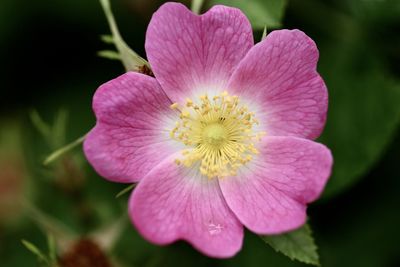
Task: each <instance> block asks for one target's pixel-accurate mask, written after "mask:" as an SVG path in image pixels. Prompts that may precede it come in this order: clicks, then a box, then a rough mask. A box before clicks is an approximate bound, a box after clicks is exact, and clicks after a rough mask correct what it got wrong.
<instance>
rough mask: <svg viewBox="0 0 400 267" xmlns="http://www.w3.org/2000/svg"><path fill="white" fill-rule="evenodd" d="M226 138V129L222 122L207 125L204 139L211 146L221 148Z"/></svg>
mask: <svg viewBox="0 0 400 267" xmlns="http://www.w3.org/2000/svg"><path fill="white" fill-rule="evenodd" d="M226 138H227V134H226V130H225V127H224V125H222V124H219V123H213V124H210V125H208V126H206V127H205V128H204V130H203V140H204V142H206V143H208V144H209V145H210V146H214V147H216V148H219V147H221V145H222V144H223V143H224V141H225V140H226Z"/></svg>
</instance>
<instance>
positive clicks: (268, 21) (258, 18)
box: [209, 0, 286, 29]
mask: <svg viewBox="0 0 400 267" xmlns="http://www.w3.org/2000/svg"><path fill="white" fill-rule="evenodd" d="M209 3H210V4H211V5H217V4H222V5H227V6H233V7H237V8H239V9H241V10H242V11H243V12H244V13H245V14H246V16H247V17H248V18H249V20H250V22H251V24H252V26H253V28H256V29H262V28H263V27H264V26H267V27H268V28H278V27H280V26H281V22H282V18H283V14H284V11H285V7H286V0H246V1H243V0H211V1H209Z"/></svg>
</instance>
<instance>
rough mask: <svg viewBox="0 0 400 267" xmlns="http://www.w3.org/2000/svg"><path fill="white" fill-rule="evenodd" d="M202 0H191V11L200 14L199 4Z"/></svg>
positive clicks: (201, 3)
mask: <svg viewBox="0 0 400 267" xmlns="http://www.w3.org/2000/svg"><path fill="white" fill-rule="evenodd" d="M203 2H204V0H192V6H191V10H192V11H193V13H196V14H198V15H199V14H200V11H201V6H202V5H203Z"/></svg>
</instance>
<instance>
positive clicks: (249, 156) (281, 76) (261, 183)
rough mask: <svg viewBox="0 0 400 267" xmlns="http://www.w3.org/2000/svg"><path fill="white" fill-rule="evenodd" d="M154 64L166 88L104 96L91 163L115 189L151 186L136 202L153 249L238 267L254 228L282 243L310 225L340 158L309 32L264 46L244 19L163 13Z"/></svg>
mask: <svg viewBox="0 0 400 267" xmlns="http://www.w3.org/2000/svg"><path fill="white" fill-rule="evenodd" d="M145 48H146V53H147V57H148V60H149V63H150V65H151V68H152V71H153V73H154V75H155V78H153V77H150V76H146V75H143V74H139V73H134V72H128V73H126V74H124V75H122V76H120V77H118V78H116V79H114V80H112V81H109V82H107V83H105V84H104V85H102V86H100V88H99V89H98V90H97V91H96V93H95V95H94V99H93V109H94V112H95V114H96V118H97V124H96V126H95V127H94V128H93V129H92V130H91V132H90V133H89V134H88V136H87V138H86V140H85V142H84V151H85V154H86V156H87V158H88V160H89V161H90V163H91V164H92V165H93V167H94V168H95V169H96V171H97V172H98V173H99V174H100V175H101V176H103V177H105V178H106V179H108V180H110V181H114V182H121V183H134V182H139V184H138V186H137V187H136V189H135V190H134V191H133V193H132V196H131V198H130V201H129V214H130V217H131V220H132V223H133V224H134V225H135V226H136V228H137V230H138V231H139V232H140V233H141V234H142V235H143V236H144V237H145V238H146V239H147V240H149V241H150V242H153V243H155V244H160V245H164V244H170V243H172V242H174V241H176V240H179V239H183V240H186V241H188V242H189V243H191V244H192V245H193V246H194V247H195V248H196V249H198V250H200V251H201V252H203V253H204V254H206V255H209V256H213V257H221V258H222V257H230V256H232V255H234V254H235V253H237V252H238V251H239V250H240V248H241V246H242V240H243V227H244V226H245V227H247V228H248V229H249V230H251V231H253V232H255V233H257V234H279V233H283V232H286V231H290V230H293V229H295V228H298V227H300V226H301V225H303V224H304V222H305V221H306V204H307V203H309V202H312V201H314V200H315V199H317V198H318V196H319V195H320V194H321V192H322V190H323V188H324V186H325V183H326V181H327V179H328V177H329V175H330V172H331V165H332V156H331V153H330V151H329V150H328V149H327V148H326V147H325V146H323V145H321V144H318V143H315V142H313V141H311V140H313V139H315V138H317V137H318V136H319V135H320V133H321V131H322V129H323V127H324V124H325V119H326V112H327V104H328V95H327V89H326V87H325V84H324V82H323V80H322V79H321V77H320V76H319V74H318V73H317V71H316V65H317V60H318V50H317V48H316V45H315V43H314V42H313V41H312V40H311V39H310V38H309V37H307V36H306V35H305V34H304V33H303V32H301V31H299V30H278V31H273V32H271V33H270V34H269V35H268V36H267V37H266V38H265V39H264V40H263V41H262V42H260V43H258V44H256V45H254V43H253V35H252V28H251V25H250V23H249V21H248V20H247V18H246V17H245V16H244V15H243V13H242V12H241V11H240V10H238V9H235V8H230V7H225V6H214V7H213V8H212V9H211V10H209V11H208V12H207V13H205V14H203V15H201V16H198V15H195V14H193V13H191V12H190V11H189V10H188V9H187V8H186V7H185V6H183V5H181V4H178V3H167V4H164V5H163V6H161V7H160V8H159V10H158V11H157V12H156V13H154V15H153V17H152V19H151V21H150V24H149V26H148V29H147V34H146V44H145Z"/></svg>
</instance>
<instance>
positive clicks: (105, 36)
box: [100, 34, 114, 44]
mask: <svg viewBox="0 0 400 267" xmlns="http://www.w3.org/2000/svg"><path fill="white" fill-rule="evenodd" d="M100 40H102V41H103V42H104V43H106V44H114V38H113V37H112V35H109V34H102V35H100Z"/></svg>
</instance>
